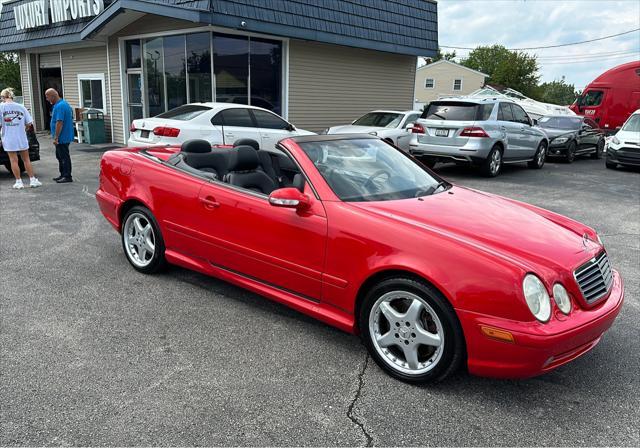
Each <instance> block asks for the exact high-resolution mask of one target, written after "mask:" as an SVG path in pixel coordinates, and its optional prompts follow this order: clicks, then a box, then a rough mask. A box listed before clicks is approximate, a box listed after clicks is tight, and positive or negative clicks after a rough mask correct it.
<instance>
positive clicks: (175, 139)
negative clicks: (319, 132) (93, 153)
mask: <svg viewBox="0 0 640 448" xmlns="http://www.w3.org/2000/svg"><path fill="white" fill-rule="evenodd" d="M308 134H313V133H312V132H309V131H305V130H302V129H297V128H296V127H295V126H294V125H292V124H291V123H289V122H288V121H286V120H285V119H283V118H282V117H280V116H279V115H276V114H274V113H273V112H271V111H268V110H266V109H262V108H259V107H255V106H246V105H243V104H234V103H191V104H185V105H184V106H179V107H176V108H175V109H172V110H170V111H167V112H164V113H162V114H160V115H157V116H155V117H153V118H141V119H139V120H134V121H133V122H132V123H131V129H130V133H129V141H128V145H129V146H132V147H135V146H150V145H175V144H181V143H183V142H185V141H187V140H192V139H196V138H200V139H204V140H207V141H208V142H209V143H211V144H212V145H231V144H233V143H234V142H235V141H237V140H240V139H252V140H254V141H256V142H258V144H259V145H260V147H261V148H264V149H275V145H276V143H277V142H278V140H281V139H283V138H286V137H292V136H296V135H308Z"/></svg>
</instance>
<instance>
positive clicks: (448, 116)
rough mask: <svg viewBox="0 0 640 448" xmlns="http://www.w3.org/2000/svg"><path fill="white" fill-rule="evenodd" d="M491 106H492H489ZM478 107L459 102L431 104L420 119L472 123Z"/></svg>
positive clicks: (473, 104)
mask: <svg viewBox="0 0 640 448" xmlns="http://www.w3.org/2000/svg"><path fill="white" fill-rule="evenodd" d="M491 106H493V105H491ZM479 108H480V105H479V104H475V103H460V102H432V103H430V104H429V107H428V108H427V110H425V111H424V112H423V113H422V117H421V118H426V119H427V120H451V121H474V120H476V117H478V111H479Z"/></svg>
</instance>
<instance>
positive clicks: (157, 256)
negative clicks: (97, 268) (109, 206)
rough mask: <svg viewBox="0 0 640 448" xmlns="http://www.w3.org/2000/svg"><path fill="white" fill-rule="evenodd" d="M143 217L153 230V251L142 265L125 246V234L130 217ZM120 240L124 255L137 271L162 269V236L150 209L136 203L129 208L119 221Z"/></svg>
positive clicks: (151, 272) (149, 271) (148, 271)
mask: <svg viewBox="0 0 640 448" xmlns="http://www.w3.org/2000/svg"><path fill="white" fill-rule="evenodd" d="M140 216H141V217H143V219H144V220H146V222H147V223H148V224H149V225H150V226H151V229H152V231H153V234H152V236H153V240H154V251H153V256H152V257H151V258H150V259H149V260H148V262H146V261H145V264H144V265H141V264H140V263H137V262H136V260H135V258H134V256H133V255H132V253H133V252H134V251H133V250H132V249H128V248H127V242H126V234H127V223H128V221H129V219H130V218H131V217H140ZM120 235H121V238H120V239H121V241H122V250H123V251H124V254H125V257H126V258H127V260H128V261H129V263H131V266H133V268H134V269H135V270H137V271H138V272H142V273H143V274H154V273H156V272H158V271H160V270H162V269H163V268H164V267H165V266H166V259H165V256H164V251H165V245H164V239H163V238H162V233H161V232H160V226H159V225H158V221H156V218H155V217H154V216H153V214H152V213H151V211H150V210H149V209H148V208H146V207H143V206H139V205H136V206H134V207H132V208H131V209H129V210H128V211H127V213H126V214H125V216H124V218H123V219H122V223H121V232H120ZM143 257H144V256H143Z"/></svg>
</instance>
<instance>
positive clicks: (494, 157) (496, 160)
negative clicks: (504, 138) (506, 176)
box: [489, 150, 502, 176]
mask: <svg viewBox="0 0 640 448" xmlns="http://www.w3.org/2000/svg"><path fill="white" fill-rule="evenodd" d="M501 163H502V154H501V153H500V151H498V150H496V151H493V153H492V154H491V162H489V170H490V171H491V174H492V175H494V176H495V175H496V174H498V171H500V164H501Z"/></svg>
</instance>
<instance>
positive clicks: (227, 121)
mask: <svg viewBox="0 0 640 448" xmlns="http://www.w3.org/2000/svg"><path fill="white" fill-rule="evenodd" d="M211 124H212V125H213V126H214V127H215V128H216V130H218V131H220V133H222V136H223V142H222V143H223V144H226V145H232V144H233V143H234V142H236V141H237V140H240V139H241V138H250V139H252V140H255V141H256V142H258V143H260V132H259V130H258V128H257V127H256V124H255V121H254V120H253V116H252V115H251V114H250V113H249V108H247V107H230V108H227V109H224V110H222V111H220V112H218V113H217V114H216V115H214V116H213V117H212V118H211Z"/></svg>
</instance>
